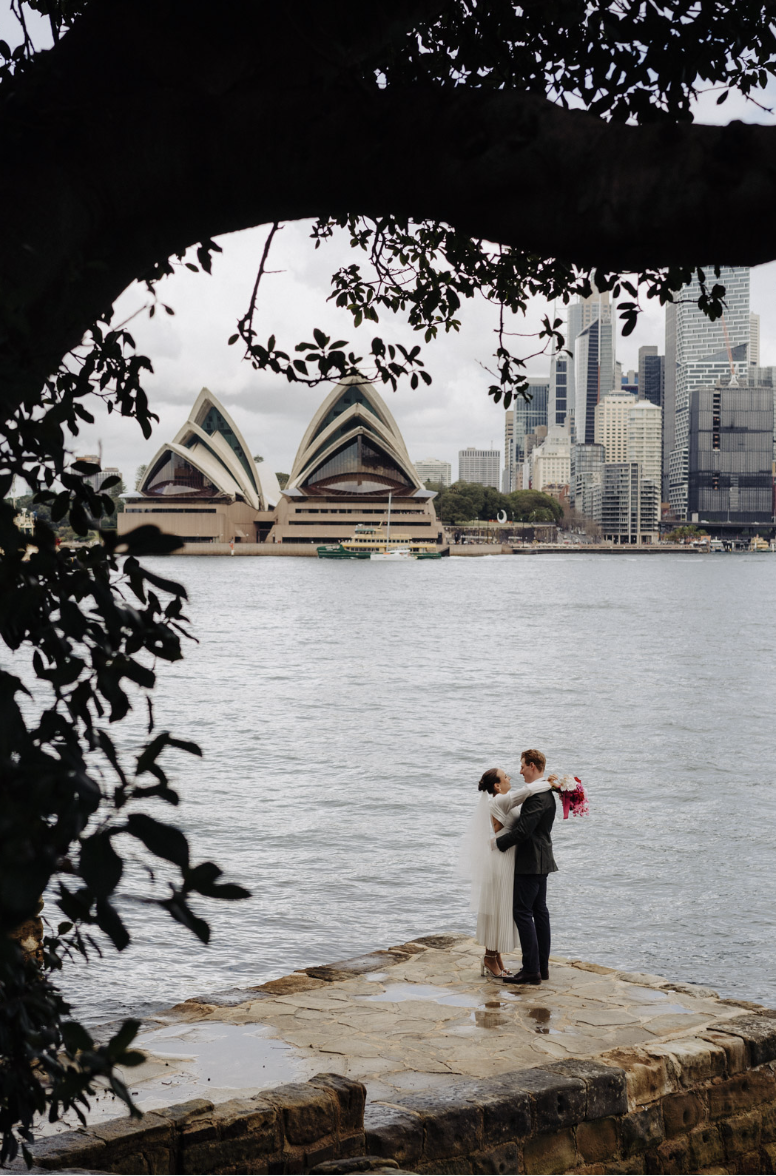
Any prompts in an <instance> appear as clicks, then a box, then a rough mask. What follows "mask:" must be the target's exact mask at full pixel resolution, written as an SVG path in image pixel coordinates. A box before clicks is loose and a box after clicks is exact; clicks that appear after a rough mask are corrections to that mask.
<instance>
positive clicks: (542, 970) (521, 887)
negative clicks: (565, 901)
mask: <svg viewBox="0 0 776 1176" xmlns="http://www.w3.org/2000/svg"><path fill="white" fill-rule="evenodd" d="M546 763H547V760H546V759H545V757H544V756H543V755H542V753H541V752H540V751H536V750H534V749H533V748H531V749H530V750H529V751H524V752H523V754H522V757H521V759H520V775H521V776H522V777H523V779H524V780H525V782H526V784H534V783H535V782H536V781H537V780H538V779H540V777H541V775H542V773H543V772H544V768H545V764H546ZM554 820H555V796H554V793H553V792H552V791H550V792H537V793H536V795H535V796H529V798H528V800H526V801H525V802H524V804H523V807H522V809H521V811H520V816H519V817H518V819H517V821H516V822H515V824H514V825H513V826H512V828H511V829H510V830H509V831H508V832H507V833H503V834H502V835H501V836H500V837H497V838H496V845H497V846H498V848H499V849H500V850H501V852H502V853H504V851H505V850H507V849H509V847H510V846H511V845H515V846H517V849H516V850H515V889H514V905H513V912H514V918H515V923H516V925H517V933H518V935H519V936H520V947H521V949H522V952H523V966H522V968H521V969H520V971H519V972H517V973H516V974H515V975H514V976H505V977H504V983H505V984H541V982H542V980H549V978H550V971H549V968H550V964H549V960H550V912H549V911H548V910H547V875H548V874H552V873H554V872H555V871H556V870H557V868H558V867H557V866H556V864H555V858H554V857H553V856H552V837H551V836H550V830H551V829H552V823H553V821H554Z"/></svg>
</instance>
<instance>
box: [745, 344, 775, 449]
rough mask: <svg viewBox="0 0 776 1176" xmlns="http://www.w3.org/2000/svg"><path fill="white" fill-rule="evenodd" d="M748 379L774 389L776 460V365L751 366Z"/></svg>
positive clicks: (751, 382)
mask: <svg viewBox="0 0 776 1176" xmlns="http://www.w3.org/2000/svg"><path fill="white" fill-rule="evenodd" d="M747 379H748V380H749V383H750V384H757V385H758V386H759V387H761V388H763V387H765V388H772V389H773V412H774V422H773V460H774V462H776V367H750V369H749V371H748V373H747Z"/></svg>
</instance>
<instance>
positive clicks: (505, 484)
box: [501, 408, 517, 494]
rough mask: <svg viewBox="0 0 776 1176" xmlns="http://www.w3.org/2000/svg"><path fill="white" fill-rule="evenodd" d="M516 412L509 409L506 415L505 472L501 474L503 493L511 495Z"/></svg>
mask: <svg viewBox="0 0 776 1176" xmlns="http://www.w3.org/2000/svg"><path fill="white" fill-rule="evenodd" d="M515 469H516V462H515V411H514V409H513V408H508V409H507V410H506V412H505V413H504V470H503V473H502V474H501V491H502V493H503V494H511V493H512V491H513V490H516V489H517V487H516V485H515Z"/></svg>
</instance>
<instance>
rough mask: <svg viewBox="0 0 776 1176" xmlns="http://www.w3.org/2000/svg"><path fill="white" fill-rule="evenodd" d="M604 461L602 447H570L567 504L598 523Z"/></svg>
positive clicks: (604, 455) (604, 456)
mask: <svg viewBox="0 0 776 1176" xmlns="http://www.w3.org/2000/svg"><path fill="white" fill-rule="evenodd" d="M605 461H606V452H605V450H604V447H603V445H600V444H596V443H595V442H593V444H592V445H580V444H576V445H572V446H571V481H570V482H569V502H570V504H571V506H572V507H573V508H574V510H578V511H580V512H581V513H582V514H584V515H587V517H588V518H589V519H594V520H595V521H596V522H599V523H600V521H601V519H600V507H601V486H602V483H603V473H604V462H605Z"/></svg>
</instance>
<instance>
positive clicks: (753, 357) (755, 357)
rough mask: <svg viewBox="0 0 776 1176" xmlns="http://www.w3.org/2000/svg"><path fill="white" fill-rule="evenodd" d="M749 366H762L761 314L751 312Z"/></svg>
mask: <svg viewBox="0 0 776 1176" xmlns="http://www.w3.org/2000/svg"><path fill="white" fill-rule="evenodd" d="M749 366H750V367H759V366H760V316H759V314H752V313H750V314H749Z"/></svg>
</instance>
